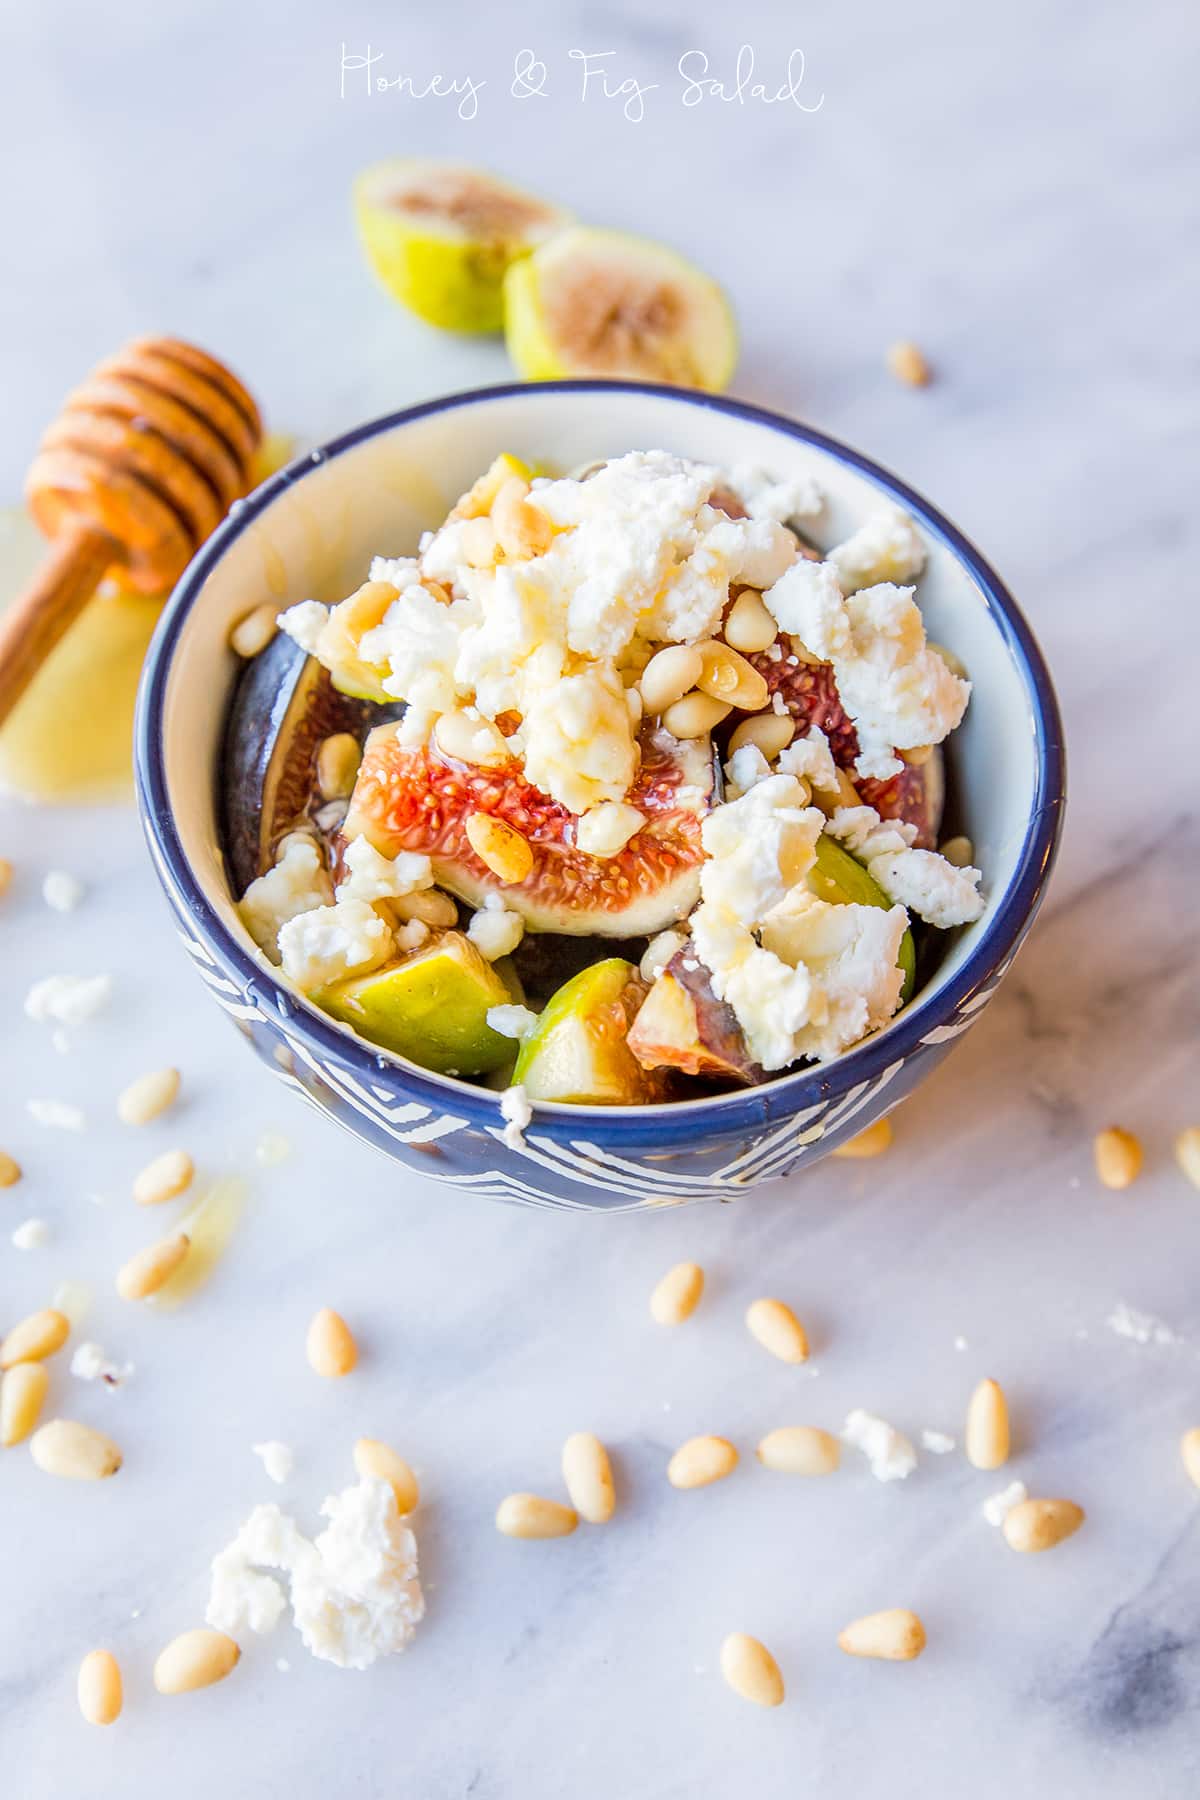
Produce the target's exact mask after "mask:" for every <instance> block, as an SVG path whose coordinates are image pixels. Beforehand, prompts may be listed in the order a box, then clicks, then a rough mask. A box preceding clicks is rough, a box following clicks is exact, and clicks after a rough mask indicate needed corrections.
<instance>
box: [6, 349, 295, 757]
mask: <svg viewBox="0 0 1200 1800" xmlns="http://www.w3.org/2000/svg"><path fill="white" fill-rule="evenodd" d="M261 437H262V421H261V419H260V418H259V413H258V408H257V406H256V405H255V403H254V401H253V399H252V398H251V396H250V395H249V394H248V393H247V391H246V389H245V388H244V387H243V386H242V384H241V382H240V381H239V380H238V378H237V376H236V375H234V374H232V373H231V371H230V370H229V369H227V368H226V367H225V365H224V363H220V362H218V361H217V359H216V358H215V357H213V356H209V355H208V354H207V353H206V352H205V351H203V350H198V349H197V348H196V347H195V345H194V344H185V343H183V342H181V341H180V340H179V339H178V338H135V339H134V341H133V342H132V343H130V344H126V346H125V348H124V349H123V350H119V351H118V352H117V354H116V355H115V356H110V357H109V358H108V359H107V360H106V361H105V362H102V363H100V364H99V365H98V367H97V368H95V369H93V371H92V373H91V375H90V376H89V377H88V379H87V380H86V381H85V382H84V383H83V385H82V387H78V388H76V389H75V390H74V392H73V393H71V394H68V396H67V399H66V402H65V404H64V406H63V409H62V412H61V413H60V414H59V416H58V418H57V419H56V420H55V421H54V423H53V425H51V426H50V428H49V430H48V431H47V432H46V433H45V435H44V437H43V438H42V441H41V444H40V446H39V447H38V453H37V455H36V457H35V458H34V461H33V466H32V468H31V469H30V471H29V475H28V478H27V480H26V483H25V498H26V501H27V503H28V506H29V511H30V513H31V514H32V516H33V519H34V521H35V523H36V524H37V525H38V526H39V528H40V529H41V531H42V532H43V533H44V534H45V536H46V537H48V538H50V539H51V540H52V543H53V548H52V549H51V550H50V552H49V554H48V555H47V557H46V559H45V561H44V562H43V563H42V566H41V568H40V569H39V570H38V572H37V574H36V575H35V576H34V578H33V581H32V582H31V584H30V585H29V587H27V588H26V590H25V592H24V593H23V594H22V595H21V596H20V598H19V599H18V600H17V601H16V602H15V603H14V605H12V606H11V607H10V608H9V609H8V611H7V612H6V613H5V614H4V615H3V616H2V617H0V723H2V722H3V721H4V719H6V718H7V716H8V714H9V713H10V712H11V710H12V708H13V707H14V706H15V705H16V702H17V701H18V700H19V699H20V697H21V695H22V694H23V693H24V691H25V689H26V687H27V686H28V685H29V683H30V681H31V680H32V679H33V677H34V675H35V674H36V673H37V671H38V669H39V668H40V667H41V665H42V663H43V662H44V661H45V659H46V657H47V656H48V655H49V654H50V652H51V650H52V649H53V648H54V646H55V644H57V642H58V641H59V639H60V638H61V637H62V636H63V634H64V633H65V632H66V631H67V629H68V628H69V626H70V625H71V624H72V623H73V621H74V620H75V619H76V618H78V616H79V614H80V613H81V612H82V611H83V608H84V607H85V606H86V605H87V602H88V601H89V600H90V599H91V597H92V595H93V594H94V593H95V591H96V588H97V586H98V584H99V583H100V581H101V580H102V579H103V577H104V576H105V575H106V574H107V573H108V572H109V570H110V569H117V570H119V571H120V573H121V576H122V579H123V580H124V581H125V582H126V583H127V584H128V585H129V586H130V587H133V588H135V589H137V591H138V592H139V593H146V594H157V593H163V592H164V591H165V590H167V589H169V588H171V587H173V586H174V584H175V582H176V581H177V580H178V579H179V577H180V575H182V573H183V571H184V569H185V568H186V566H187V564H188V563H189V562H190V560H191V558H192V556H193V555H194V554H195V552H196V550H197V549H198V548H199V546H200V545H201V544H202V543H203V542H204V540H205V538H206V537H208V535H209V534H210V532H212V531H214V530H215V529H216V527H217V525H219V524H220V522H221V520H222V519H223V518H224V517H225V514H226V513H227V512H228V511H229V508H230V507H231V506H232V504H233V502H234V501H235V500H238V499H240V498H241V497H242V495H243V494H245V493H247V492H248V490H249V488H250V482H251V476H250V464H251V459H252V458H253V455H254V452H255V450H256V449H257V448H258V445H259V441H260V439H261Z"/></svg>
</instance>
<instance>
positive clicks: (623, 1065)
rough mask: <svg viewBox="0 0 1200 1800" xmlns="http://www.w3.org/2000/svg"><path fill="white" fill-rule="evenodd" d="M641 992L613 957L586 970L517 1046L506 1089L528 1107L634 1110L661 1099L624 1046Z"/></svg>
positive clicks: (657, 1084) (630, 970) (656, 1084)
mask: <svg viewBox="0 0 1200 1800" xmlns="http://www.w3.org/2000/svg"><path fill="white" fill-rule="evenodd" d="M645 997H646V984H645V982H644V981H643V980H642V978H641V976H640V975H639V974H638V972H637V970H636V969H635V968H634V966H633V964H632V963H628V962H625V961H624V960H623V958H621V957H619V956H610V957H608V958H607V959H606V961H604V962H599V963H593V964H592V966H591V968H590V969H583V970H581V972H580V973H579V974H578V975H576V976H573V977H572V979H571V980H570V981H568V982H567V984H566V986H565V987H562V988H560V989H559V990H558V992H557V994H555V996H554V998H553V999H552V1000H551V1002H550V1004H549V1006H547V1008H546V1010H545V1011H544V1012H543V1014H542V1016H541V1018H540V1020H539V1021H538V1025H537V1029H536V1030H535V1031H532V1032H531V1033H530V1034H529V1036H528V1037H526V1038H524V1039H523V1040H522V1043H521V1049H520V1053H519V1055H518V1056H517V1066H516V1068H515V1069H514V1070H513V1077H512V1078H513V1081H514V1083H518V1084H519V1085H520V1086H521V1087H523V1088H524V1089H525V1092H526V1093H527V1094H528V1095H529V1097H530V1099H531V1100H561V1101H564V1102H566V1103H567V1104H569V1105H574V1106H636V1105H639V1104H643V1103H646V1102H649V1101H653V1100H658V1099H661V1098H662V1095H663V1091H664V1090H663V1085H662V1077H661V1076H655V1075H653V1074H651V1073H648V1072H647V1071H646V1070H645V1069H643V1068H642V1066H641V1064H640V1063H639V1062H638V1060H637V1058H636V1057H635V1056H634V1055H633V1054H632V1052H631V1050H630V1048H629V1044H628V1042H627V1039H628V1036H629V1030H630V1027H631V1026H632V1024H633V1022H634V1019H635V1017H636V1015H637V1011H638V1008H639V1007H640V1006H641V1004H642V1001H643V1000H644V999H645Z"/></svg>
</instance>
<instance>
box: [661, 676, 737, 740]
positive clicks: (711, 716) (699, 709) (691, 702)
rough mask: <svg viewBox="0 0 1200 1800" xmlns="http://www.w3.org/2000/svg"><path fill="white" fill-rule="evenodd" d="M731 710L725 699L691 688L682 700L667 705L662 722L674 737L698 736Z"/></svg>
mask: <svg viewBox="0 0 1200 1800" xmlns="http://www.w3.org/2000/svg"><path fill="white" fill-rule="evenodd" d="M732 711H733V708H732V706H730V705H729V704H728V702H727V701H724V700H714V699H713V697H712V695H711V694H702V693H701V692H700V690H699V689H698V688H693V690H692V692H691V693H690V694H685V695H684V696H683V699H682V700H676V701H675V702H674V703H673V704H672V705H671V706H668V708H667V710H666V711H665V712H664V713H663V716H662V722H663V724H664V725H665V727H666V729H667V730H668V731H669V732H670V734H671V736H672V737H674V738H680V739H687V738H698V737H704V736H705V735H706V734H707V733H708V732H710V731H712V730H714V729H715V727H716V726H718V725H719V724H720V723H721V721H722V720H723V719H727V718H728V717H729V715H730V713H731V712H732Z"/></svg>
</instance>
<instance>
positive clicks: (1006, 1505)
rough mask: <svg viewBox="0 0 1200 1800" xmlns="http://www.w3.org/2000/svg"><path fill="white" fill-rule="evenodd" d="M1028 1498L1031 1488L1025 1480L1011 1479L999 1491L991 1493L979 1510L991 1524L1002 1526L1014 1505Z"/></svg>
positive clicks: (1018, 1504)
mask: <svg viewBox="0 0 1200 1800" xmlns="http://www.w3.org/2000/svg"><path fill="white" fill-rule="evenodd" d="M1028 1498H1029V1489H1028V1488H1027V1487H1026V1486H1025V1483H1024V1482H1023V1481H1010V1482H1009V1484H1008V1486H1007V1487H1005V1488H1001V1489H1000V1491H999V1493H997V1494H989V1495H988V1497H987V1499H986V1500H985V1501H984V1503H983V1505H982V1506H981V1507H980V1509H979V1510H980V1512H981V1513H982V1514H983V1516H984V1518H985V1519H986V1520H987V1522H988V1524H989V1525H996V1526H1000V1525H1003V1523H1004V1521H1005V1519H1007V1517H1008V1515H1009V1513H1010V1512H1011V1511H1012V1509H1013V1507H1014V1506H1020V1504H1021V1502H1022V1501H1023V1500H1028Z"/></svg>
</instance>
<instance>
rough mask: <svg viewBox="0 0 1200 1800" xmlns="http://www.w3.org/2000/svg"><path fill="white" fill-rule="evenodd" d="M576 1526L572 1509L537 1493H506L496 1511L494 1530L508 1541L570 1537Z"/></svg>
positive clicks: (577, 1517)
mask: <svg viewBox="0 0 1200 1800" xmlns="http://www.w3.org/2000/svg"><path fill="white" fill-rule="evenodd" d="M578 1523H579V1515H578V1513H577V1512H575V1510H574V1508H573V1507H570V1506H563V1505H562V1504H561V1502H560V1501H558V1500H543V1499H542V1497H541V1495H540V1494H509V1496H508V1498H507V1499H506V1500H502V1501H501V1502H500V1505H499V1507H498V1508H497V1510H496V1530H497V1531H499V1532H502V1533H503V1534H504V1536H505V1537H511V1538H558V1537H570V1535H571V1533H572V1532H573V1531H574V1529H575V1527H576V1526H577V1525H578Z"/></svg>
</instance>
